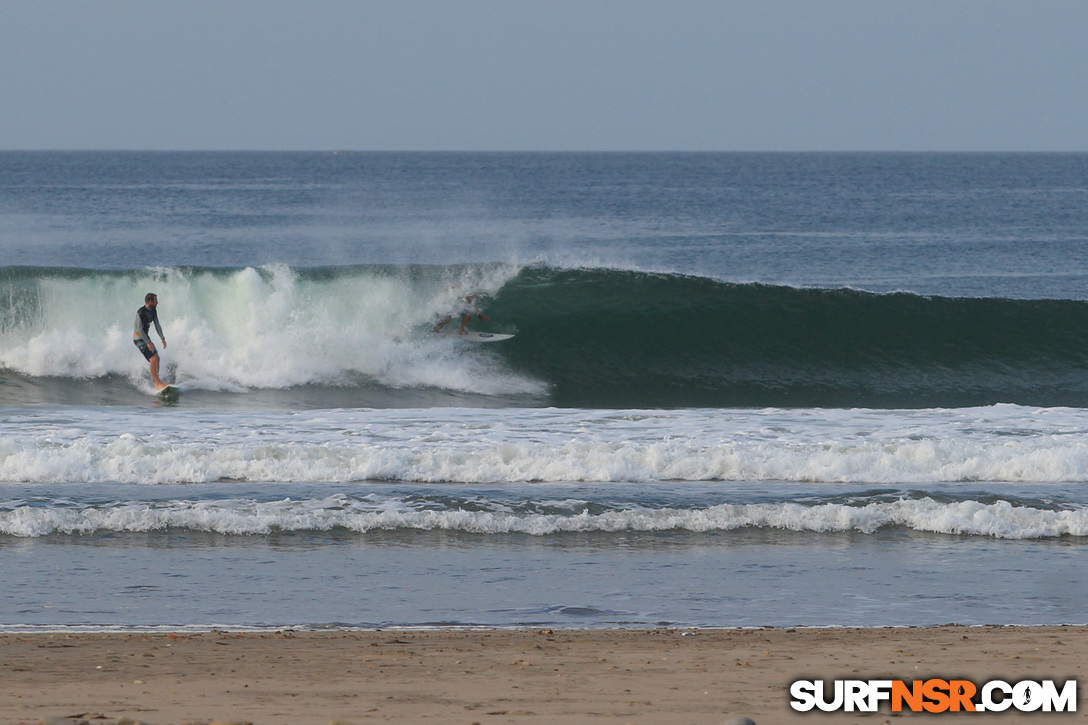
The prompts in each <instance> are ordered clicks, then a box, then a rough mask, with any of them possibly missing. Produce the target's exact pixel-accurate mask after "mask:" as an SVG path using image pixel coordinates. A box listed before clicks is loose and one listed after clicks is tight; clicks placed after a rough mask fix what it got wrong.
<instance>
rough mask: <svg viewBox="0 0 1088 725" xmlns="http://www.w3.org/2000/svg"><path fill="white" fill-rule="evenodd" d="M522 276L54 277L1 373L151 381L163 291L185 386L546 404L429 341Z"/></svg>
mask: <svg viewBox="0 0 1088 725" xmlns="http://www.w3.org/2000/svg"><path fill="white" fill-rule="evenodd" d="M515 274H517V268H516V267H503V266H490V267H474V268H464V269H462V270H459V271H458V272H456V273H450V274H449V275H446V276H445V277H437V278H435V279H431V280H429V281H425V282H424V281H419V280H413V279H410V278H408V277H407V276H398V275H394V274H385V273H381V272H378V271H369V272H368V271H365V270H359V271H357V272H355V273H354V274H350V275H343V276H340V277H335V278H330V279H315V278H313V277H304V276H300V275H299V274H298V273H296V272H295V271H294V270H292V269H290V268H289V267H286V266H284V265H270V266H267V267H262V268H260V269H256V268H246V269H242V270H238V271H235V272H231V273H227V272H211V271H203V272H199V271H198V272H190V271H185V270H177V269H161V270H148V271H146V272H142V273H132V274H128V275H115V276H105V275H97V276H89V277H85V278H76V279H72V278H53V277H43V278H41V279H39V280H37V281H36V285H37V295H36V297H35V304H34V305H33V306H32V307H33V311H32V312H28V311H24V313H23V317H21V318H19V319H6V320H0V323H2V324H0V367H6V368H9V369H12V370H15V371H18V372H21V373H24V374H26V375H31V376H37V377H46V376H52V377H70V378H95V377H100V376H103V375H109V374H114V375H121V376H127V377H129V378H131V379H133V380H134V381H135V380H142V379H144V378H146V376H147V365H146V363H145V362H144V360H143V358H142V357H141V356H140V355H139V354H138V353H137V351H136V350H135V348H134V347H133V345H132V328H133V323H134V320H135V316H136V309H137V308H138V307H139V306H140V305H141V304H142V300H143V297H144V294H145V293H146V292H149V291H154V292H156V293H157V294H158V295H159V301H160V304H159V315H160V319H161V321H162V325H163V330H164V333H165V335H166V339H167V348H166V349H165V350H161V351H160V353H161V357H162V360H163V364H164V365H167V366H172V367H175V368H176V369H177V371H178V376H179V379H183V380H184V381H185V386H186V387H187V388H198V389H210V390H244V389H250V388H276V389H278V388H288V387H292V386H296V385H304V384H349V383H350V382H351V380H352V379H353V377H357V376H363V377H365V378H368V379H372V380H374V381H377V382H378V383H380V384H382V385H387V386H391V387H412V386H432V387H438V388H444V389H449V390H456V391H466V392H472V393H483V394H495V395H501V394H516V393H527V394H540V393H542V392H543V390H544V387H543V385H542V384H541V383H540V382H538V381H535V380H529V379H526V378H524V377H522V376H518V375H515V374H512V373H510V372H508V371H506V370H504V369H503V368H502V367H501V366H500V365H498V364H497V363H496V362H495V360H494V359H493V358H492V357H491V356H490V355H488V354H487V352H486V350H483V349H478V348H472V347H470V346H465V345H458V344H456V341H455V340H453V339H451V338H448V337H439V336H434V335H427V334H425V330H427V329H428V327H429V326H430V325H433V324H434V322H435V320H436V319H438V318H439V317H441V315H443V314H444V313H446V312H448V311H449V310H450V309H451V308H454V307H455V306H456V302H457V296H458V295H459V294H464V293H465V292H466V291H468V290H471V291H476V292H481V293H486V294H494V293H495V292H496V291H498V289H499V288H501V287H502V285H503V284H504V283H505V282H506V281H507V280H509V279H510V278H511V277H513V276H514V275H515ZM12 314H14V313H12ZM152 339H153V341H155V342H156V343H157V342H158V340H157V339H155V335H154V333H152Z"/></svg>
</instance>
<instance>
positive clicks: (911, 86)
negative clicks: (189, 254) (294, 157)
mask: <svg viewBox="0 0 1088 725" xmlns="http://www.w3.org/2000/svg"><path fill="white" fill-rule="evenodd" d="M0 94H2V95H0V148H3V149H359V150H362V149H377V150H384V149H420V150H432V149H449V150H493V149H494V150H724V151H731V150H854V149H857V150H870V149H874V150H1025V151H1034V150H1069V151H1081V150H1088V0H1024V1H1014V0H889V1H883V2H880V1H876V0H869V1H862V0H719V1H717V2H712V1H709V0H707V1H694V0H652V1H650V0H596V1H593V0H579V1H574V2H566V1H550V0H494V1H493V0H449V1H439V0H389V1H384V0H383V1H375V2H364V1H357V2H348V1H346V0H344V1H341V0H298V1H294V0H291V1H287V0H177V1H175V2H169V1H167V0H82V1H76V0H52V1H47V0H0Z"/></svg>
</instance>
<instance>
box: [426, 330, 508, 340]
mask: <svg viewBox="0 0 1088 725" xmlns="http://www.w3.org/2000/svg"><path fill="white" fill-rule="evenodd" d="M441 334H443V335H451V336H453V337H456V338H457V339H458V340H464V341H465V342H499V341H500V340H509V339H510V338H511V337H513V335H507V334H505V333H502V332H474V331H472V330H467V331H466V332H465V334H464V335H461V334H458V328H456V327H444V328H442V332H441Z"/></svg>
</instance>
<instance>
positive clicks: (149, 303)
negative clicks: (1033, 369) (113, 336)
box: [132, 292, 166, 390]
mask: <svg viewBox="0 0 1088 725" xmlns="http://www.w3.org/2000/svg"><path fill="white" fill-rule="evenodd" d="M158 306H159V298H158V296H157V295H156V294H155V293H154V292H148V293H147V294H146V295H144V306H143V307H141V308H140V309H138V310H136V327H135V329H134V330H133V331H132V342H133V343H135V345H136V347H137V348H139V350H140V352H141V353H143V356H144V357H145V358H147V360H148V362H150V363H151V381H152V382H153V383H155V390H162V389H163V388H165V387H166V383H164V382H163V381H161V380H159V351H158V350H156V349H155V345H154V344H153V343H152V342H151V337H150V336H149V335H148V332H149V331H150V329H151V324H152V323H154V324H155V332H157V333H159V339H160V340H162V349H163V350H165V349H166V338H165V337H163V336H162V326H161V325H159V313H158V311H157V310H156V309H155V308H156V307H158Z"/></svg>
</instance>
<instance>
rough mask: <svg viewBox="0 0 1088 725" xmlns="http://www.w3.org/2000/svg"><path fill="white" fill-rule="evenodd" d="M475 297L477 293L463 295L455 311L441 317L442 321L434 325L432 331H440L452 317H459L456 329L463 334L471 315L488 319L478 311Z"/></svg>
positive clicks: (488, 318)
mask: <svg viewBox="0 0 1088 725" xmlns="http://www.w3.org/2000/svg"><path fill="white" fill-rule="evenodd" d="M476 297H477V295H475V294H471V295H465V296H464V297H463V298H462V299H463V300H464V301H463V303H462V304H461V306H460V307H459V308H458V309H457V311H456V312H454V313H451V314H449V315H446V316H445V317H444V318H442V321H441V322H439V323H438V324H437V325H435V326H434V331H435V332H441V331H442V328H443V327H445V326H446V325H447V324H448V323H449V321H450V320H452V319H453V318H454V317H460V318H461V329H460V330H459V331H458V334H459V335H464V334H465V333H466V332H467V330H466V329H465V327H466V326H467V325H468V321H469V320H471V319H472V318H473V317H479V318H480V319H481V320H490V319H491V318H490V317H488V316H487V315H485V314H484V313H483V312H481V311H480V307H479V305H477V304H476Z"/></svg>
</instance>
